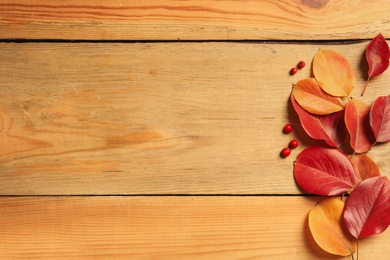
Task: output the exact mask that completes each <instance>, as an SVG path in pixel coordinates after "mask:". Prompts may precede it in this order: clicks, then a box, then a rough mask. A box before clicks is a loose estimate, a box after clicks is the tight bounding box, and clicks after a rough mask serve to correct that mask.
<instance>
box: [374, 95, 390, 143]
mask: <svg viewBox="0 0 390 260" xmlns="http://www.w3.org/2000/svg"><path fill="white" fill-rule="evenodd" d="M370 125H371V128H372V131H373V132H374V135H375V139H376V141H377V142H389V141H390V96H382V97H378V98H377V99H376V100H375V102H374V104H372V107H371V110H370Z"/></svg>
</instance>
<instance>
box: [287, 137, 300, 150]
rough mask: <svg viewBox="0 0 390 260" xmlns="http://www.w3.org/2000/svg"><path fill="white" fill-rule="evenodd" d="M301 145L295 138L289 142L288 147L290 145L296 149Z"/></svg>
mask: <svg viewBox="0 0 390 260" xmlns="http://www.w3.org/2000/svg"><path fill="white" fill-rule="evenodd" d="M298 145H299V143H298V141H297V140H295V139H293V140H291V141H290V143H289V144H288V147H290V148H291V149H294V148H297V147H298Z"/></svg>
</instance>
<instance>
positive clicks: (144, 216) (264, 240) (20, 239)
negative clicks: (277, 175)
mask: <svg viewBox="0 0 390 260" xmlns="http://www.w3.org/2000/svg"><path fill="white" fill-rule="evenodd" d="M320 200H321V199H320V198H310V197H272V196H271V197H268V196H266V197H235V196H222V197H219V196H216V197H161V196H157V197H142V196H141V197H121V196H119V197H16V198H2V204H1V207H0V215H1V222H0V229H1V230H2V235H1V236H0V252H1V254H2V258H3V259H12V258H18V257H28V258H29V259H35V258H37V259H42V258H50V259H74V258H77V259H79V258H87V259H95V258H102V259H118V258H121V259H299V260H303V259H305V260H312V259H346V258H342V257H334V256H331V255H329V254H326V253H324V252H323V251H322V250H321V249H320V248H319V247H318V246H317V245H316V244H315V242H314V241H313V239H312V238H311V235H310V231H309V230H308V227H307V223H306V217H307V214H306V212H308V211H309V210H310V209H311V208H312V207H313V206H314V205H315V203H316V202H318V201H320ZM297 209H299V210H297ZM389 235H390V233H385V234H381V235H380V236H377V237H373V238H370V239H367V240H363V241H362V242H361V244H360V253H359V259H365V260H370V259H371V260H377V259H385V258H384V257H383V256H388V255H389V253H390V248H389V247H388V246H387V245H388V241H389V238H390V236H389ZM15 237H17V243H15V240H16V239H15ZM347 259H348V258H347Z"/></svg>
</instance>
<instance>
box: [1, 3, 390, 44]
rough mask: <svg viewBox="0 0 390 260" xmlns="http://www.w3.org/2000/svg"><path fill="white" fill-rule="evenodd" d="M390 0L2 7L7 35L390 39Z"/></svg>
mask: <svg viewBox="0 0 390 260" xmlns="http://www.w3.org/2000/svg"><path fill="white" fill-rule="evenodd" d="M389 9H390V2H389V1H387V0H375V1H366V0H259V1H258V0H249V1H248V0H245V1H242V0H234V1H227V0H223V1H196V0H190V1H180V0H164V1H158V2H156V1H153V0H141V1H122V0H106V1H96V0H94V1H79V0H71V1H59V0H56V1H50V0H43V1H31V0H30V1H23V0H2V1H1V3H0V37H1V38H11V39H15V38H23V39H81V40H83V39H89V40H117V39H121V40H210V39H212V40H243V39H244V40H270V39H273V40H275V39H277V40H321V39H367V38H371V37H372V36H373V34H375V33H376V32H377V31H381V32H382V33H383V34H387V35H389V34H390V23H389V16H388V10H389Z"/></svg>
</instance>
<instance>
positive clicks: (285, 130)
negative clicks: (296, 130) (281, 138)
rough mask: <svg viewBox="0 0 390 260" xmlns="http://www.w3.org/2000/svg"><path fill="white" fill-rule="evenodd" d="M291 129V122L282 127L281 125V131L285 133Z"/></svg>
mask: <svg viewBox="0 0 390 260" xmlns="http://www.w3.org/2000/svg"><path fill="white" fill-rule="evenodd" d="M292 131H293V127H292V125H291V124H286V125H285V126H284V127H283V133H285V134H289V133H291V132H292Z"/></svg>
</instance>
